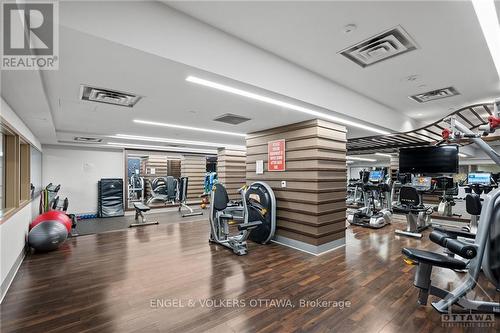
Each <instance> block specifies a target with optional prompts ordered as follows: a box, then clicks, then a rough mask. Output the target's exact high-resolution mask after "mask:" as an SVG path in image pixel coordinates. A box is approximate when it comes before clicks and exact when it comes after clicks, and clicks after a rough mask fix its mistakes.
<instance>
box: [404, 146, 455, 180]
mask: <svg viewBox="0 0 500 333" xmlns="http://www.w3.org/2000/svg"><path fill="white" fill-rule="evenodd" d="M399 172H400V173H412V174H417V173H418V174H449V173H458V146H434V147H419V148H406V149H401V150H400V151H399Z"/></svg>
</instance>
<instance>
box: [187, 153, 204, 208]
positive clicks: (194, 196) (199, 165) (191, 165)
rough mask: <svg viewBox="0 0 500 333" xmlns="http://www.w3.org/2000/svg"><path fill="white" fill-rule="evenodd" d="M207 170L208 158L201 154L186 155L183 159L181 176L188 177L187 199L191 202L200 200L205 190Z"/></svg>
mask: <svg viewBox="0 0 500 333" xmlns="http://www.w3.org/2000/svg"><path fill="white" fill-rule="evenodd" d="M206 172H207V158H206V157H205V156H200V155H184V156H182V159H181V176H182V177H188V182H189V183H188V192H187V199H188V201H190V202H193V200H199V198H200V195H202V194H203V192H204V191H205V188H204V182H205V173H206Z"/></svg>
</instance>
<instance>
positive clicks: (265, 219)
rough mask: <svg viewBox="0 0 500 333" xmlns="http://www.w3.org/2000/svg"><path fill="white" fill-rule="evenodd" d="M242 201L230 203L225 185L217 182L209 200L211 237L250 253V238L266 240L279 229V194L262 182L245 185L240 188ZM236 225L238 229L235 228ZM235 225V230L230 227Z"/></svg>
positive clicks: (262, 242) (236, 251)
mask: <svg viewBox="0 0 500 333" xmlns="http://www.w3.org/2000/svg"><path fill="white" fill-rule="evenodd" d="M239 192H240V194H241V205H237V206H230V205H229V204H230V201H229V197H228V195H227V191H226V188H225V187H224V185H222V184H221V183H215V184H214V185H213V188H212V196H211V204H210V216H209V221H210V239H209V241H210V242H212V243H217V244H220V245H223V246H225V247H227V248H229V249H231V250H233V252H234V253H235V254H237V255H240V256H241V255H245V254H247V253H248V247H247V239H250V240H253V241H254V242H256V243H260V244H267V243H269V242H270V241H271V239H272V238H273V236H274V232H275V230H276V197H275V196H274V192H273V190H272V189H271V187H269V185H267V184H266V183H263V182H255V183H252V184H251V185H250V186H247V185H245V186H243V187H241V188H240V190H239ZM234 228H237V230H238V231H237V232H235V231H234ZM231 229H233V230H231Z"/></svg>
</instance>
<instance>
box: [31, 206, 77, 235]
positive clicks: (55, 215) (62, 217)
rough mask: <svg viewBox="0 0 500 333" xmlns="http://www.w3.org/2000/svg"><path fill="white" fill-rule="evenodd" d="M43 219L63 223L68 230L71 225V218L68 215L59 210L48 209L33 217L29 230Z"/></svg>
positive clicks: (69, 230) (43, 220)
mask: <svg viewBox="0 0 500 333" xmlns="http://www.w3.org/2000/svg"><path fill="white" fill-rule="evenodd" d="M45 221H58V222H60V223H62V224H64V226H65V227H66V229H67V230H68V232H71V225H72V222H71V219H70V218H69V217H68V215H66V214H64V213H63V212H61V211H59V210H50V211H48V212H45V213H43V214H41V215H38V217H37V218H36V219H34V220H33V222H31V224H30V229H29V230H31V229H33V228H34V227H35V226H37V225H38V224H40V223H43V222H45Z"/></svg>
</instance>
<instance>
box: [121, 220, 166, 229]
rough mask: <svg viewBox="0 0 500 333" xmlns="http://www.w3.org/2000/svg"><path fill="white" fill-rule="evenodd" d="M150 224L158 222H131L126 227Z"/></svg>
mask: <svg viewBox="0 0 500 333" xmlns="http://www.w3.org/2000/svg"><path fill="white" fill-rule="evenodd" d="M152 224H160V223H159V222H157V221H154V222H139V223H132V224H130V225H129V226H128V227H129V228H133V227H143V226H146V225H152Z"/></svg>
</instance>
